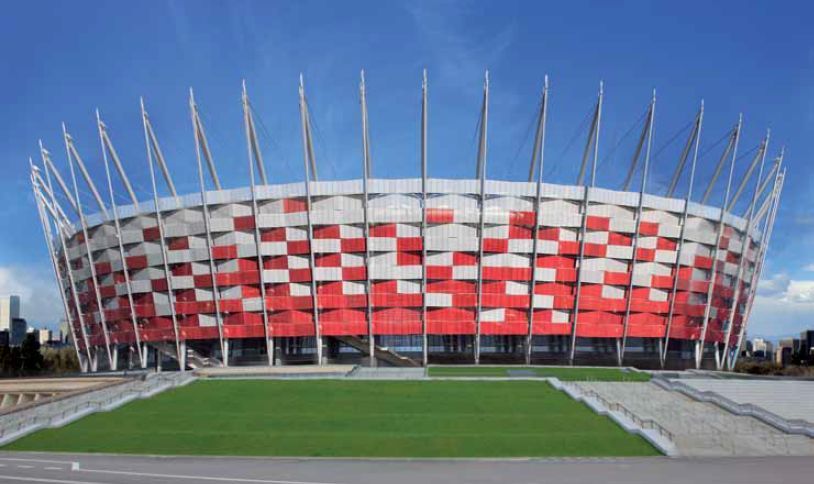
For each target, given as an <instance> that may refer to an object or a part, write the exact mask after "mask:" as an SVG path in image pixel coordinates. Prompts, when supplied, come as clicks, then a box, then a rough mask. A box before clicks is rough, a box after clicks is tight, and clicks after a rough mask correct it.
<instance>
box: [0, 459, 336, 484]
mask: <svg viewBox="0 0 814 484" xmlns="http://www.w3.org/2000/svg"><path fill="white" fill-rule="evenodd" d="M0 460H7V461H15V462H42V463H46V464H66V465H70V466H71V471H73V472H95V473H97V474H115V475H123V476H137V477H155V478H160V479H177V480H196V481H210V482H246V483H254V484H338V483H336V482H313V481H281V480H275V479H246V478H239V477H211V476H189V475H183V474H154V473H148V472H130V471H115V470H105V469H82V468H81V467H80V465H79V462H77V461H64V460H47V459H22V458H14V457H0ZM0 465H2V464H0ZM18 467H20V466H18ZM30 467H31V466H29V468H30ZM60 470H61V469H60ZM6 478H7V477H5V476H0V479H6ZM18 479H19V478H18ZM27 479H30V478H27ZM35 482H54V483H62V482H64V483H74V482H76V483H80V484H104V483H90V482H89V483H85V482H84V481H58V480H51V481H49V480H47V479H46V480H42V481H35Z"/></svg>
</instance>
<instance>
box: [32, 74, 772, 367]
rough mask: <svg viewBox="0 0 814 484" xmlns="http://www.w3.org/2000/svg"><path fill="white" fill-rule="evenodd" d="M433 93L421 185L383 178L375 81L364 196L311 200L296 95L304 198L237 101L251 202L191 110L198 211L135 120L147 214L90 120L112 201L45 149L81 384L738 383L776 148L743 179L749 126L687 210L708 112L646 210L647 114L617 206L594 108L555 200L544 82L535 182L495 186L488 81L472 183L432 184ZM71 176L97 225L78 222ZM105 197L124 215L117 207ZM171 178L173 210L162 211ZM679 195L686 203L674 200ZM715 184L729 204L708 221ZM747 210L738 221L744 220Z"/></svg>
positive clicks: (49, 204) (331, 187)
mask: <svg viewBox="0 0 814 484" xmlns="http://www.w3.org/2000/svg"><path fill="white" fill-rule="evenodd" d="M422 91H423V97H422V117H421V121H420V122H421V147H420V151H419V152H418V153H416V163H417V164H419V163H420V167H421V177H420V178H414V179H400V180H392V179H379V178H374V177H372V176H371V160H370V154H369V151H370V150H369V137H368V119H367V104H366V99H365V87H364V77H362V83H361V85H360V95H361V130H360V131H361V138H362V141H363V143H362V150H361V154H360V158H361V161H362V164H363V176H362V178H361V179H356V180H348V181H321V180H320V181H318V180H317V176H316V167H317V164H316V160H315V156H314V150H313V146H312V136H311V121H310V114H309V110H308V104H307V102H306V98H305V91H304V88H303V85H302V80H301V81H300V114H301V128H302V145H303V162H304V172H305V177H306V178H305V180H307V182H306V181H305V180H304V181H303V182H301V183H293V184H285V185H279V184H277V185H275V184H271V183H270V180H269V178H268V177H267V175H266V170H265V166H264V162H263V158H262V153H261V150H260V147H259V143H258V140H257V135H256V132H255V124H254V123H255V121H254V115H253V111H252V109H251V107H250V104H249V99H248V96H247V95H246V90H245V86H244V90H243V108H244V110H243V112H244V116H243V123H244V128H245V137H246V145H247V152H248V164H247V171H248V174H249V181H250V183H249V185H248V186H246V187H242V188H237V189H224V188H222V186H221V184H220V181H219V178H218V174H217V170H216V166H215V163H214V160H213V157H212V155H211V153H210V150H209V146H208V143H207V139H206V135H205V132H204V127H203V124H202V122H201V120H200V117H199V116H198V110H197V107H196V104H195V101H194V98H193V96H192V92H191V91H190V111H191V119H192V129H193V132H194V134H195V141H196V143H195V151H196V155H197V174H198V180H199V187H200V190H199V192H198V193H193V194H187V195H185V194H179V193H177V192H176V189H175V186H174V183H173V179H172V175H171V173H170V170H169V167H168V163H167V161H166V160H165V159H164V156H163V153H162V151H161V148H160V145H159V142H158V137H157V136H156V133H155V131H154V129H153V125H152V123H151V120H150V118H149V116H148V115H147V113H146V110H145V109H144V104H143V103H142V121H143V126H144V138H145V145H146V151H147V154H146V158H147V166H148V167H149V170H150V175H151V180H152V192H153V199H152V200H147V201H144V200H138V199H137V197H136V195H135V193H134V191H133V189H132V188H131V185H130V182H129V179H128V177H127V174H126V171H125V167H124V165H123V163H122V161H121V160H120V158H119V156H118V154H117V152H116V150H115V149H114V146H113V142H112V140H111V136H110V133H109V130H108V128H107V127H106V126H105V125H104V123H103V122H102V121H101V119H100V118H99V116H98V114H97V122H98V130H99V139H100V142H101V151H102V153H101V154H102V157H103V160H104V164H105V179H106V186H105V188H106V190H102V192H101V193H100V190H99V189H98V188H97V186H96V185H95V184H94V182H93V181H92V178H91V176H90V174H89V173H88V170H87V169H86V165H85V163H84V162H83V159H82V157H81V156H80V153H79V152H78V150H77V149H76V147H75V145H74V142H73V139H72V138H71V136H70V135H69V134H68V132H67V130H65V129H64V144H65V148H66V153H67V161H68V167H69V173H70V178H68V182H66V181H65V180H66V177H64V176H63V175H61V174H60V171H59V170H58V169H57V167H56V166H55V163H54V162H53V161H52V156H51V154H50V153H49V152H48V151H47V150H46V149H45V148H44V147H43V146H42V144H41V146H40V151H41V164H40V166H35V164H34V163H33V162H32V164H31V180H32V185H33V189H34V195H35V199H36V201H37V206H38V209H39V216H40V218H41V221H42V224H43V228H44V232H45V240H46V243H47V245H48V249H49V253H50V255H51V258H52V263H53V267H54V271H55V275H56V282H57V284H58V286H59V289H60V293H61V295H62V297H63V303H64V310H65V314H66V319H67V320H68V321H69V322H70V325H69V326H70V328H71V330H72V336H73V342H74V345H75V348H76V351H77V354H78V355H79V357H80V360H81V362H82V364H83V369H84V370H86V371H93V370H101V369H105V368H114V369H115V368H121V367H122V366H123V365H125V364H126V365H135V366H138V365H142V366H144V365H148V364H155V363H156V362H160V361H161V360H162V359H165V360H166V359H167V358H170V359H172V360H173V361H174V362H175V363H174V364H176V365H177V366H178V367H180V368H181V369H185V368H190V367H193V368H194V367H196V366H202V365H230V364H231V365H238V364H264V365H279V364H283V365H285V364H295V363H319V364H322V363H325V362H350V361H361V362H365V363H369V364H386V365H416V366H418V365H426V364H428V363H433V362H458V363H476V364H477V363H490V362H501V363H509V362H516V363H564V364H568V363H570V364H610V365H622V364H624V365H637V366H642V367H667V368H686V367H701V366H706V367H711V366H715V367H718V368H725V367H730V368H731V367H732V366H734V364H735V361H736V359H737V355H738V353H739V349H740V347H741V345H742V344H743V340H744V334H745V331H746V328H747V322H748V317H749V313H750V311H751V307H752V304H753V301H754V296H755V291H756V287H757V281H758V280H759V278H760V272H761V269H762V266H763V261H764V259H765V256H766V250H767V247H768V243H769V239H770V236H771V229H772V225H773V222H774V219H775V215H776V213H777V210H778V204H779V198H780V193H781V191H782V186H783V179H784V175H785V170H784V168H783V167H782V159H783V154H782V151H781V152H780V154H779V156H777V157H776V158H774V159H773V160H772V161H771V162H768V163H767V162H766V154H767V150H768V141H769V139H768V134H767V136H766V138H764V139H763V140H762V141H761V143H760V145H759V147H758V148H757V149H756V150H755V154H754V155H753V156H750V157H749V158H747V161H748V162H749V164H748V166H747V167H746V169H745V170H741V171H743V176H742V178H741V179H740V180H733V178H734V176H733V175H734V167H735V162H736V160H737V159H738V154H737V152H738V144H739V140H740V134H741V126H742V123H741V121H740V120H738V122H737V124H735V126H734V127H733V128H732V130H731V132H729V133H728V134H727V136H726V137H725V138H724V141H725V143H723V144H722V146H723V149H722V153H721V155H720V157H719V159H718V162H717V164H716V167H715V171H714V176H713V177H712V178H711V179H708V180H704V181H705V185H706V186H705V187H702V188H705V190H704V193H703V196H701V197H697V199H693V197H692V194H693V192H694V191H700V190H699V188H698V187H699V186H700V183H699V182H698V181H697V180H695V172H696V162H697V161H698V159H699V144H700V139H701V133H702V126H703V117H704V110H703V104H702V106H701V108H700V109H699V111H698V114H697V116H696V117H695V119H694V120H693V122H692V124H691V127H690V128H689V129H688V131H689V135H688V137H687V139H686V142H685V144H684V145H683V150H682V151H681V154H680V157H679V159H678V166H677V167H676V169H675V172H674V175H673V177H672V180H671V182H670V185H669V187H668V189H667V190H666V192H665V193H650V192H648V186H647V177H648V170H649V163H650V159H651V144H652V137H653V136H652V133H653V123H654V118H655V107H656V99H655V94H654V96H653V99H652V101H651V103H650V104H649V107H648V110H647V114H646V117H645V118H644V122H643V123H642V131H641V135H640V137H639V138H638V144H637V146H636V150H635V153H634V154H633V157H632V163H631V166H630V167H629V169H628V173H627V177H626V179H625V182H624V184H623V186H622V187H621V189H613V190H612V189H606V188H600V187H597V186H595V180H596V172H597V160H598V157H599V137H600V126H601V120H602V102H603V95H604V94H603V92H602V88H601V87H600V91H599V96H598V99H597V103H596V105H595V108H594V109H593V117H592V121H591V124H590V130H589V132H588V137H587V138H588V139H587V142H586V143H585V149H584V152H583V156H582V163H581V166H580V172H579V177H578V179H577V180H576V183H575V184H574V185H559V184H550V183H547V182H546V181H545V180H544V179H543V173H544V170H543V159H544V152H545V129H546V116H547V105H548V97H549V93H548V82H547V80H546V85H545V89H544V91H543V95H542V99H541V102H540V105H539V115H538V120H537V124H536V130H535V137H534V144H533V149H532V156H531V162H530V170H529V179H528V181H527V182H518V181H498V180H490V179H487V177H486V161H487V127H488V115H489V111H488V110H489V86H488V76H487V79H486V82H485V84H484V91H483V104H482V108H481V109H482V110H481V116H480V118H481V119H480V123H479V130H480V133H479V145H478V155H477V170H476V177H475V178H474V179H460V180H446V179H434V178H430V177H428V174H427V165H428V156H427V148H426V142H427V136H428V120H427V114H428V111H427V102H428V101H427V99H428V98H427V83H426V75H425V78H424V83H423V88H422ZM156 165H157V166H156ZM128 168H132V167H128ZM114 169H115V171H114ZM722 175H723V176H722ZM79 177H81V179H82V180H83V181H84V186H86V187H87V189H88V190H89V192H90V194H91V195H92V201H93V204H94V207H93V208H92V209H88V207H86V206H83V203H82V200H81V197H80V188H79V183H78V181H79ZM114 178H115V179H116V180H117V184H118V185H121V186H122V187H124V191H125V192H126V193H124V194H123V195H125V196H127V197H129V199H130V200H129V203H128V204H127V205H122V204H120V203H117V201H116V200H117V197H119V196H120V195H122V194H116V193H114V183H113V180H114ZM162 179H163V182H164V184H163V185H165V188H161V191H164V192H166V193H167V194H168V195H167V196H159V182H160V181H162ZM680 180H685V181H686V184H687V185H688V186H687V189H686V191H684V190H682V191H683V192H684V193H685V194H682V195H678V194H677V192H678V188H677V187H678V186H679V181H680ZM719 182H720V184H721V185H720V186H719V187H718V188H719V189H720V188H721V187H722V186H723V187H724V190H723V191H724V197H723V200H722V202H721V203H720V204H719V206H713V205H709V204H708V202H709V199H710V196H711V194H712V193H713V188H714V187H715V186H716V183H719ZM69 183H70V185H69ZM694 183H695V184H696V186H695V188H694V187H693V184H694ZM724 184H725V185H724ZM83 190H84V188H83ZM102 193H104V196H103V195H102ZM740 197H744V198H743V199H744V200H746V205H747V209H746V211H745V213H742V214H740V215H737V214H735V213H733V208H734V207H735V203H736V202H737V201H738V199H739V198H740ZM85 198H90V197H87V196H86V197H85ZM89 212H94V213H89ZM165 364H166V363H165Z"/></svg>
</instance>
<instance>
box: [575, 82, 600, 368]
mask: <svg viewBox="0 0 814 484" xmlns="http://www.w3.org/2000/svg"><path fill="white" fill-rule="evenodd" d="M604 95H605V89H604V84H603V83H602V82H601V81H600V83H599V98H598V100H597V103H596V112H595V114H594V122H593V126H592V129H591V133H589V135H588V143H587V144H586V145H585V154H584V155H583V157H582V166H581V168H580V173H579V178H578V182H577V183H578V184H579V183H582V181H583V179H584V171H585V163H586V161H587V159H588V153H589V149H590V148H591V141H593V162H592V163H591V185H590V188H593V187H594V185H596V164H597V161H598V158H599V128H600V125H601V123H602V100H603V98H604ZM590 188H589V187H588V186H587V185H585V186H584V195H583V198H582V222H581V224H580V228H579V256H578V258H577V261H576V264H577V267H576V269H577V287H576V291H575V295H574V310H573V320H572V323H571V346H570V348H569V352H570V354H569V356H568V363H569V364H571V365H573V364H574V358H575V357H576V351H577V324H578V323H579V298H580V294H581V292H582V266H583V263H582V261H583V259H584V258H585V237H586V234H587V231H588V227H587V224H588V207H589V205H590Z"/></svg>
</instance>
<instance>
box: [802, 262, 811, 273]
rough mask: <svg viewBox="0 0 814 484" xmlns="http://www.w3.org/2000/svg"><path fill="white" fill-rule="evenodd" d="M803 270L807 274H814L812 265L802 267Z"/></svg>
mask: <svg viewBox="0 0 814 484" xmlns="http://www.w3.org/2000/svg"><path fill="white" fill-rule="evenodd" d="M803 270H804V271H808V272H814V264H808V265H806V266H803Z"/></svg>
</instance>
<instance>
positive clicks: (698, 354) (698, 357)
mask: <svg viewBox="0 0 814 484" xmlns="http://www.w3.org/2000/svg"><path fill="white" fill-rule="evenodd" d="M742 126H743V115H740V116H739V117H738V124H737V126H736V127H735V132H734V138H733V140H732V161H731V162H730V164H729V180H728V181H727V183H726V192H725V193H724V202H723V203H722V204H721V215H720V217H719V219H718V233H717V235H716V237H715V248H714V250H713V251H712V267H711V268H710V277H709V287H708V288H707V302H706V306H705V307H704V321H703V324H702V326H701V338H700V339H699V340H698V342H697V343H696V344H697V346H696V349H695V367H696V368H697V369H700V368H701V362H702V361H703V359H704V344H705V343H706V339H707V328H708V326H709V317H710V314H711V312H712V298H713V296H714V290H715V282H716V280H717V275H718V270H717V269H718V251H719V250H720V246H721V237H722V236H723V233H724V214H726V210H725V208H726V206H727V204H728V203H729V190H730V189H731V188H732V177H733V175H734V172H735V159H736V158H737V156H738V142H739V141H740V133H741V127H742ZM719 165H720V163H719ZM710 191H711V187H710V188H708V189H707V192H710ZM706 197H707V196H706V195H705V198H706Z"/></svg>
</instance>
